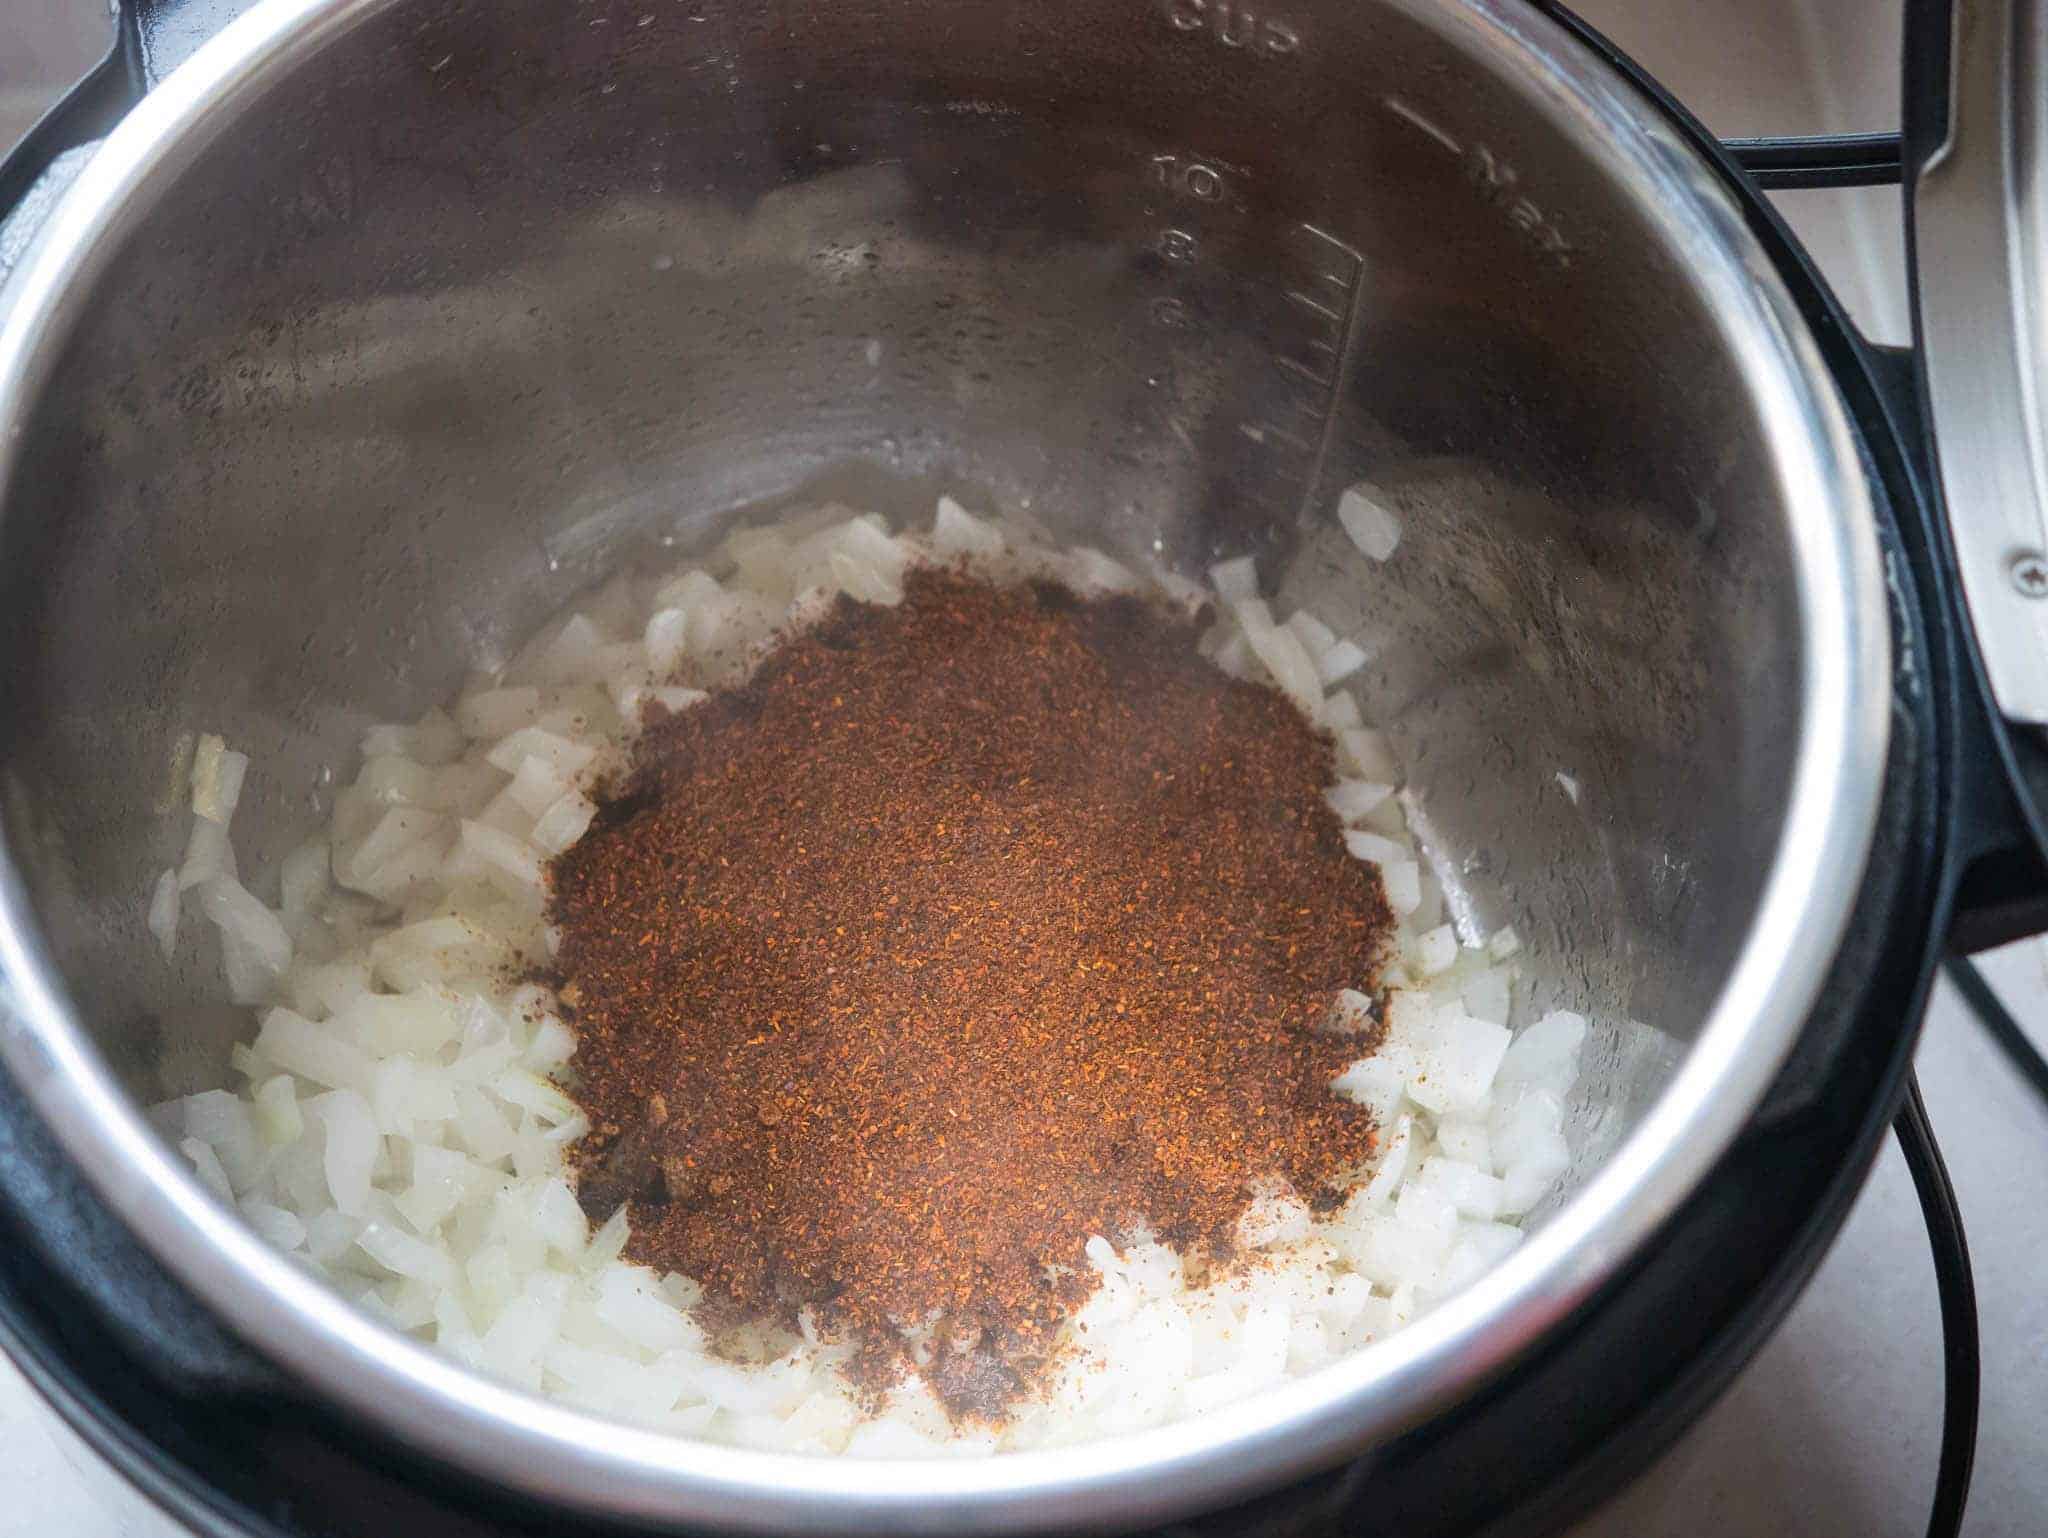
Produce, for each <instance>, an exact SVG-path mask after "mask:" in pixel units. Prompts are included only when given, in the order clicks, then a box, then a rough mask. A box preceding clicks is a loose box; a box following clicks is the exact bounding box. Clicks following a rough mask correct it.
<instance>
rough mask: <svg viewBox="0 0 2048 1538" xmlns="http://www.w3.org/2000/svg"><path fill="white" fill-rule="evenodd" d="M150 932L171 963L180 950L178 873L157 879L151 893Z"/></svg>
mask: <svg viewBox="0 0 2048 1538" xmlns="http://www.w3.org/2000/svg"><path fill="white" fill-rule="evenodd" d="M149 932H150V933H151V934H153V935H155V936H156V945H157V949H158V950H160V951H162V952H163V957H164V960H166V961H169V960H170V959H171V957H172V955H173V954H175V953H176V951H177V949H178V873H177V872H176V871H175V870H167V871H165V872H164V873H163V874H162V875H160V876H158V877H157V878H156V885H155V886H153V887H151V888H150V893H149Z"/></svg>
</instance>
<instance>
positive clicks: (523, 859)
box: [461, 822, 547, 896]
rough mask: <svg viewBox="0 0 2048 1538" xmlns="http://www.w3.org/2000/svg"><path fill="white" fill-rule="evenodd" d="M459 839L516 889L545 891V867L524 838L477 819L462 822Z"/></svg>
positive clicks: (538, 892)
mask: <svg viewBox="0 0 2048 1538" xmlns="http://www.w3.org/2000/svg"><path fill="white" fill-rule="evenodd" d="M461 843H462V847H463V848H464V849H467V850H469V851H470V852H471V853H472V854H474V855H475V856H476V857H477V858H478V859H479V860H480V861H482V862H483V864H484V865H485V866H487V867H488V868H489V869H491V870H492V871H495V872H496V873H497V874H498V875H499V876H500V877H502V878H503V879H504V881H505V882H506V883H507V884H509V885H510V886H511V887H513V888H514V889H515V890H517V891H520V892H523V893H532V894H534V895H536V896H538V895H540V894H542V893H544V892H545V891H546V889H547V871H546V868H545V867H544V866H543V865H542V864H541V858H540V852H539V851H538V850H536V849H535V848H534V847H533V846H532V845H531V844H529V843H527V842H526V841H525V840H524V839H519V838H514V837H513V836H512V835H511V834H509V833H504V832H501V831H499V830H498V829H496V828H488V827H485V826H484V825H483V824H482V823H480V822H465V823H464V824H463V825H462V837H461Z"/></svg>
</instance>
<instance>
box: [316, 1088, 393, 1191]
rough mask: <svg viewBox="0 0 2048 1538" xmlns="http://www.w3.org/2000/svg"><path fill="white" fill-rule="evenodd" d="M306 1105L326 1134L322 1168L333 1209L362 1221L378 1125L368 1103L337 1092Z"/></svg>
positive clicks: (350, 1092)
mask: <svg viewBox="0 0 2048 1538" xmlns="http://www.w3.org/2000/svg"><path fill="white" fill-rule="evenodd" d="M307 1104H308V1106H309V1108H310V1109H311V1110H312V1112H313V1114H314V1115H315V1116H317V1117H319V1118H320V1123H321V1125H322V1126H323V1127H325V1128H326V1131H327V1141H326V1147H325V1149H324V1151H323V1152H322V1155H321V1167H322V1169H323V1170H324V1171H325V1172H326V1175H327V1189H328V1191H329V1192H330V1193H332V1195H333V1197H334V1205H335V1207H336V1208H338V1209H339V1210H340V1211H342V1212H344V1213H346V1214H348V1215H349V1216H350V1217H361V1216H362V1215H363V1212H364V1210H365V1209H366V1208H367V1207H368V1206H369V1205H370V1174H371V1170H372V1168H373V1167H374V1166H375V1164H376V1162H377V1143H378V1137H377V1121H376V1118H375V1117H374V1116H372V1115H371V1114H370V1103H369V1101H367V1100H365V1099H364V1098H363V1097H362V1096H361V1095H359V1094H357V1093H356V1092H355V1091H354V1090H349V1089H337V1090H332V1091H330V1092H329V1093H327V1094H325V1095H320V1096H317V1097H315V1098H314V1099H313V1100H311V1101H309V1102H308V1103H307Z"/></svg>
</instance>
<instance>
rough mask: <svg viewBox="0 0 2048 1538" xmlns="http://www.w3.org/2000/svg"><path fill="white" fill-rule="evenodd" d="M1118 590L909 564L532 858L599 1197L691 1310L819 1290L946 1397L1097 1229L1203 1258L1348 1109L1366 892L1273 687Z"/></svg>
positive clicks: (1038, 1342) (1316, 1191)
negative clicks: (589, 819)
mask: <svg viewBox="0 0 2048 1538" xmlns="http://www.w3.org/2000/svg"><path fill="white" fill-rule="evenodd" d="M1198 628H1199V627H1198V625H1197V623H1196V622H1194V621H1191V620H1188V619H1185V618H1183V617H1181V616H1179V615H1175V614H1169V613H1168V612H1166V611H1165V610H1163V609H1161V608H1160V607H1157V606H1155V605H1152V604H1148V603H1145V602H1141V601H1139V600H1136V599H1131V598H1112V599H1106V600H1095V601H1082V600H1080V599H1077V598H1075V597H1074V596H1073V595H1072V594H1071V593H1069V592H1067V591H1066V590H1064V589H1060V588H1056V587H1053V586H1050V585H1035V586H1018V587H997V586H994V585H991V584H989V583H986V582H982V581H978V580H975V579H972V578H969V577H966V576H963V575H960V574H957V573H952V572H946V571H939V570H931V569H924V570H917V571H913V572H912V573H911V575H910V577H909V580H908V582H907V585H906V588H905V594H904V599H903V602H902V604H901V605H900V606H899V607H895V608H884V607H878V606H871V605H863V604H856V603H854V602H852V601H851V600H849V599H846V598H841V599H839V600H838V603H837V606H836V607H835V608H833V609H832V610H831V611H830V613H829V614H828V615H827V616H826V617H825V619H824V620H823V621H822V622H821V623H820V624H818V625H817V626H816V627H815V628H813V629H811V630H808V631H806V632H804V633H802V634H800V635H798V636H796V637H793V638H791V639H789V640H787V641H785V642H784V643H783V644H782V645H781V646H780V647H779V649H777V650H776V651H775V652H774V653H773V654H772V655H771V656H770V657H769V658H768V659H767V660H766V661H765V662H764V663H763V664H762V666H761V667H760V668H759V670H758V671H757V672H756V674H755V675H754V677H753V678H752V679H751V680H750V681H749V682H748V683H746V684H745V685H744V686H743V687H739V688H735V689H730V690H727V691H725V692H722V693H719V694H715V695H714V696H713V697H712V698H711V699H710V700H709V701H707V702H705V703H703V704H701V705H699V706H697V707H696V708H694V709H691V710H689V711H686V712H684V713H682V714H680V715H675V716H662V715H659V714H658V713H657V714H656V715H655V716H654V717H653V718H652V719H651V720H650V722H649V725H648V728H647V730H646V731H645V732H644V733H643V734H642V736H641V738H640V740H639V743H638V747H637V750H636V751H637V757H636V761H635V768H634V770H633V772H632V773H631V775H630V776H629V777H628V778H627V779H626V780H625V781H624V783H622V784H621V785H619V786H616V787H614V793H613V794H612V795H611V796H610V798H609V799H608V801H607V802H606V804H605V805H604V806H603V808H602V811H601V813H600V816H599V818H598V820H597V822H596V823H595V824H594V825H593V826H592V828H591V829H590V831H589V832H588V833H587V834H586V835H585V836H584V838H583V839H582V840H581V841H580V842H579V843H578V844H576V845H575V846H574V847H573V848H572V849H570V850H569V851H568V852H567V853H566V854H564V855H562V856H561V857H560V858H559V859H557V860H556V861H555V862H554V866H553V871H552V878H553V899H552V904H553V906H552V913H551V917H552V918H553V920H554V921H555V922H556V923H557V924H558V925H559V926H560V928H561V935H562V943H561V948H560V954H559V957H558V961H557V968H558V972H557V975H556V976H555V977H554V978H553V979H552V980H553V981H554V982H555V983H556V984H557V985H558V986H559V988H560V989H561V993H562V997H563V999H564V1002H565V1005H567V1006H568V1008H569V1011H570V1013H571V1015H572V1018H573V1021H574V1024H575V1027H576V1030H577V1033H578V1038H579V1044H578V1048H577V1053H576V1057H575V1061H574V1064H573V1067H574V1070H575V1072H576V1074H577V1075H578V1077H579V1080H580V1083H579V1086H578V1088H577V1089H576V1092H575V1093H576V1097H577V1099H578V1100H579V1101H580V1103H581V1104H582V1106H583V1108H584V1110H585V1111H586V1112H587V1113H588V1114H589V1117H590V1120H591V1123H592V1128H593V1130H592V1131H591V1133H590V1134H589V1135H588V1136H587V1137H586V1138H585V1139H584V1141H583V1143H582V1145H581V1148H580V1150H579V1156H578V1157H579V1186H580V1191H581V1195H582V1200H583V1203H584V1205H585V1207H586V1208H588V1209H589V1210H590V1211H591V1213H592V1215H593V1216H595V1217H602V1216H604V1215H605V1214H607V1213H609V1212H610V1211H612V1210H613V1209H614V1208H616V1206H617V1205H618V1204H619V1203H620V1202H621V1201H631V1202H632V1203H633V1206H632V1212H631V1220H632V1237H631V1240H630V1242H629V1243H628V1245H627V1249H626V1254H627V1257H628V1258H629V1259H632V1260H636V1261H641V1262H645V1263H647V1264H649V1265H653V1266H657V1267H661V1268H664V1269H674V1270H677V1271H681V1272H683V1273H685V1274H686V1275H689V1276H691V1277H694V1278H696V1279H697V1280H698V1281H699V1282H701V1283H702V1284H703V1287H704V1289H705V1294H706V1303H707V1305H708V1306H710V1307H711V1308H713V1309H714V1310H716V1311H718V1312H717V1313H716V1314H715V1315H714V1318H716V1317H723V1318H725V1319H729V1320H734V1319H738V1318H741V1317H757V1316H761V1315H764V1314H765V1315H770V1316H775V1317H779V1318H781V1319H783V1320H785V1321H788V1320H793V1319H794V1317H795V1315H796V1313H797V1311H798V1309H800V1308H803V1307H809V1308H810V1309H811V1310H812V1311H813V1316H814V1318H815V1319H816V1320H818V1321H819V1322H820V1323H821V1325H822V1326H823V1327H824V1328H826V1329H827V1330H828V1331H832V1332H837V1333H839V1334H840V1335H842V1336H843V1337H850V1338H852V1339H854V1340H855V1341H857V1342H858V1344H859V1346H860V1351H859V1353H858V1355H857V1356H856V1358H855V1378H856V1382H859V1383H862V1384H864V1385H865V1386H866V1387H868V1388H870V1389H875V1388H879V1387H881V1386H883V1385H885V1384H886V1383H887V1382H889V1381H892V1380H893V1378H894V1377H895V1376H896V1375H898V1374H899V1373H901V1372H902V1371H904V1370H905V1369H906V1368H907V1367H908V1365H909V1363H908V1359H907V1357H906V1356H905V1354H904V1349H903V1343H902V1337H901V1335H900V1333H899V1331H898V1329H897V1328H896V1326H897V1325H898V1324H901V1323H906V1322H922V1321H930V1320H936V1321H938V1329H937V1334H936V1338H937V1340H938V1342H939V1345H938V1348H937V1351H936V1355H935V1356H934V1357H933V1358H932V1360H931V1361H930V1362H929V1364H928V1365H927V1366H926V1367H925V1368H924V1369H923V1370H924V1371H925V1372H926V1375H927V1377H928V1378H929V1379H930V1381H931V1383H932V1385H933V1387H934V1388H935V1389H936V1390H937V1392H938V1393H939V1395H940V1397H941V1399H942V1401H943V1402H944V1403H945V1404H946V1405H947V1407H948V1409H949V1411H950V1412H951V1413H952V1414H953V1415H954V1416H955V1417H956V1418H960V1419H973V1420H983V1421H997V1420H1000V1419H1001V1417H1002V1416H1003V1414H1004V1412H1005V1410H1006V1409H1007V1407H1009V1406H1011V1405H1012V1404H1014V1403H1015V1402H1016V1401H1017V1399H1018V1398H1019V1396H1020V1395H1023V1394H1025V1393H1028V1392H1029V1391H1030V1390H1031V1389H1032V1388H1034V1387H1036V1386H1037V1385H1038V1384H1039V1383H1040V1382H1041V1381H1042V1380H1043V1378H1044V1377H1045V1376H1046V1375H1047V1371H1048V1356H1047V1353H1048V1347H1049V1345H1050V1343H1051V1342H1052V1339H1053V1337H1054V1335H1055V1334H1056V1332H1057V1330H1058V1327H1059V1325H1060V1323H1061V1322H1062V1320H1063V1319H1064V1318H1065V1317H1066V1315H1067V1314H1068V1313H1069V1312H1070V1311H1071V1309H1072V1308H1073V1307H1074V1306H1075V1305H1076V1304H1078V1303H1079V1302H1080V1301H1081V1300H1082V1299H1083V1298H1085V1296H1086V1295H1087V1293H1088V1292H1089V1290H1090V1289H1091V1288H1092V1286H1093V1282H1094V1278H1095V1273H1094V1272H1093V1271H1092V1270H1091V1269H1090V1268H1089V1266H1088V1264H1087V1262H1086V1261H1085V1259H1084V1258H1083V1255H1082V1246H1083V1245H1084V1243H1085V1242H1086V1240H1087V1239H1088V1237H1089V1236H1090V1235H1091V1234H1103V1235H1106V1236H1109V1237H1110V1238H1112V1239H1115V1238H1117V1237H1118V1236H1120V1235H1125V1234H1128V1233H1130V1232H1132V1231H1133V1230H1134V1228H1135V1227H1137V1226H1138V1225H1141V1224H1142V1225H1144V1226H1146V1227H1149V1228H1150V1229H1151V1230H1152V1231H1153V1232H1154V1233H1155V1234H1156V1235H1157V1236H1158V1237H1160V1238H1161V1239H1163V1240H1165V1241H1166V1242H1168V1243H1170V1244H1173V1245H1175V1246H1178V1247H1182V1248H1183V1249H1185V1250H1187V1251H1189V1252H1192V1253H1195V1254H1197V1255H1201V1256H1206V1257H1209V1258H1211V1259H1222V1258H1227V1257H1228V1255H1229V1250H1230V1237H1231V1232H1232V1228H1233V1225H1234V1223H1235V1221H1236V1219H1237V1218H1238V1217H1239V1215H1240V1214H1241V1213H1242V1212H1243V1210H1244V1208H1245V1206H1246V1205H1247V1201H1248V1196H1249V1193H1250V1191H1251V1189H1252V1188H1254V1187H1255V1186H1256V1185H1257V1184H1259V1183H1260V1182H1262V1181H1269V1180H1270V1179H1271V1178H1273V1177H1276V1176H1277V1177H1281V1178H1284V1179H1285V1180H1287V1181H1288V1182H1290V1183H1291V1184H1292V1185H1293V1186H1294V1187H1295V1188H1296V1190H1298V1191H1299V1192H1300V1193H1301V1194H1302V1195H1303V1196H1304V1197H1306V1198H1307V1199H1309V1200H1310V1202H1311V1204H1312V1205H1317V1206H1322V1207H1327V1206H1328V1205H1329V1204H1330V1203H1332V1202H1333V1201H1334V1200H1336V1199H1337V1198H1338V1196H1339V1194H1340V1193H1339V1190H1338V1183H1340V1182H1342V1181H1344V1180H1345V1179H1347V1178H1348V1177H1350V1176H1351V1175H1353V1174H1354V1173H1355V1172H1356V1171H1357V1170H1358V1168H1359V1166H1360V1165H1361V1164H1362V1163H1363V1162H1365V1161H1366V1160H1367V1159H1368V1157H1369V1155H1370V1152H1371V1149H1372V1144H1373V1135H1372V1123H1371V1118H1370V1117H1369V1115H1368V1114H1367V1112H1366V1111H1365V1110H1363V1109H1362V1108H1361V1107H1359V1106H1357V1105H1355V1104H1353V1103H1352V1102H1350V1101H1348V1100H1345V1099H1342V1098H1341V1097H1339V1096H1337V1095H1335V1094H1334V1093H1332V1092H1331V1090H1330V1088H1329V1084H1330V1080H1331V1078H1332V1077H1333V1076H1335V1075H1336V1074H1337V1073H1339V1072H1341V1071H1342V1069H1343V1067H1344V1066H1345V1064H1347V1063H1348V1062H1350V1061H1352V1060H1354V1059H1355V1058H1357V1057H1358V1056H1359V1055H1360V1053H1361V1051H1362V1050H1363V1047H1364V1046H1365V1045H1366V1044H1365V1043H1361V1041H1360V1040H1359V1038H1358V1037H1356V1036H1352V1037H1349V1038H1344V1037H1338V1036H1334V1035H1331V1034H1328V1033H1327V1032H1326V1031H1325V1030H1323V1029H1321V1026H1322V1025H1323V1023H1324V1021H1325V1019H1326V1017H1327V1015H1328V1012H1329V1009H1330V1005H1331V1001H1332V997H1333V995H1334V993H1335V992H1336V990H1337V989H1339V988H1344V987H1356V988H1366V989H1370V988H1372V987H1373V986H1374V985H1375V983H1376V978H1377V971H1378V967H1379V964H1380V962H1381V960H1382V958H1383V955H1384V952H1385V949H1386V944H1387V937H1388V934H1389V931H1390V929H1391V927H1392V918H1391V915H1390V913H1389V910H1388V908H1387V905H1386V901H1385V897H1384V895H1383V893H1382V891H1381V887H1380V882H1379V877H1378V874H1377V873H1376V872H1375V871H1374V870H1373V869H1372V868H1371V867H1369V866H1367V865H1365V864H1362V863H1360V862H1359V861H1357V860H1354V859H1352V858H1350V857H1349V856H1348V855H1347V854H1346V852H1345V849H1344V842H1343V838H1342V834H1341V830H1340V828H1339V827H1338V824H1337V822H1336V820H1335V818H1334V816H1333V815H1332V813H1331V812H1330V810H1329V809H1328V807H1327V806H1326V805H1325V803H1324V800H1323V791H1324V789H1325V788H1326V787H1327V785H1328V784H1329V782H1330V780H1331V779H1332V777H1333V770H1332V762H1331V751H1330V748H1329V745H1328V742H1327V740H1326V739H1324V738H1323V737H1322V736H1320V735H1319V734H1318V733H1316V732H1315V731H1314V730H1313V728H1311V727H1310V726H1309V725H1308V723H1307V722H1306V721H1304V719H1303V718H1302V717H1301V715H1300V714H1299V713H1298V712H1297V711H1296V710H1295V708H1294V707H1293V706H1292V705H1291V704H1289V703H1288V701H1287V700H1286V699H1285V698H1283V697H1282V696H1281V695H1280V694H1279V693H1277V692H1275V691H1274V690H1271V689H1267V688H1262V687H1256V686H1253V685H1250V684H1246V683H1242V682H1237V681H1234V680H1232V679H1230V678H1228V677H1227V676H1225V675H1224V674H1223V673H1222V672H1221V671H1219V670H1218V669H1216V668H1215V667H1214V666H1212V665H1211V664H1210V663H1208V662H1207V661H1205V660H1204V659H1203V658H1202V657H1201V656H1199V655H1198V653H1197V652H1196V649H1195V641H1196V637H1197V634H1198Z"/></svg>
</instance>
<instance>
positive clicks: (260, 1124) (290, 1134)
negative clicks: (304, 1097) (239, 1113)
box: [254, 1073, 306, 1148]
mask: <svg viewBox="0 0 2048 1538" xmlns="http://www.w3.org/2000/svg"><path fill="white" fill-rule="evenodd" d="M254 1098H255V1102H256V1130H257V1132H258V1133H260V1134H261V1135H262V1138H263V1140H264V1142H266V1143H268V1144H270V1145H271V1146H272V1147H273V1148H282V1147H284V1146H285V1145H286V1144H287V1143H296V1142H297V1141H298V1140H299V1139H300V1138H301V1137H303V1136H304V1135H305V1131H306V1118H305V1115H304V1113H303V1112H301V1111H300V1109H299V1098H298V1091H297V1090H296V1089H295V1088H294V1087H293V1085H292V1076H291V1075H290V1074H288V1073H280V1074H277V1075H276V1076H274V1077H272V1078H268V1079H265V1080H264V1081H263V1082H262V1083H261V1084H259V1085H257V1086H256V1094H255V1097H254Z"/></svg>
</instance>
